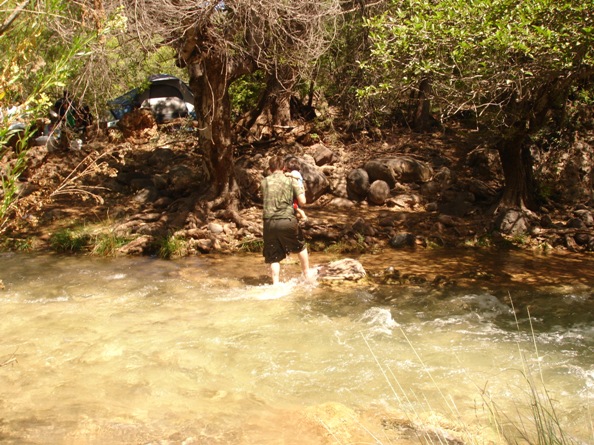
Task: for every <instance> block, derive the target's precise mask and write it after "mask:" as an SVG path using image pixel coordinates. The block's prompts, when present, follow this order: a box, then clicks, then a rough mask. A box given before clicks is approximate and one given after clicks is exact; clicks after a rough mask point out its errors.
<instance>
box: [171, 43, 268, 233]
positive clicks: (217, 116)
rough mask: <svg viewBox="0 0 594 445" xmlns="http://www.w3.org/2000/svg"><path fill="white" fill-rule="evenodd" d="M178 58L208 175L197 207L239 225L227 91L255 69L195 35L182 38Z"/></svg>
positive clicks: (246, 61)
mask: <svg viewBox="0 0 594 445" xmlns="http://www.w3.org/2000/svg"><path fill="white" fill-rule="evenodd" d="M179 57H180V62H181V63H180V65H182V66H187V68H188V73H189V77H190V82H189V83H190V88H191V89H192V92H193V94H194V106H195V110H196V119H197V122H198V145H199V149H200V151H202V152H203V153H204V155H205V158H206V164H207V167H208V170H209V173H210V187H209V189H208V190H207V191H206V193H205V194H204V195H203V196H200V197H199V202H198V203H197V207H201V209H202V210H203V211H207V212H208V211H212V210H216V209H226V210H230V212H231V214H232V216H231V217H232V218H233V219H236V220H237V222H239V220H238V217H237V214H236V212H235V211H236V210H237V201H238V193H237V191H238V189H237V183H236V181H235V176H234V168H233V162H234V158H233V146H232V133H231V132H232V126H231V99H230V97H229V87H230V85H231V83H232V82H233V81H234V80H236V79H237V78H239V77H241V76H242V75H244V74H248V73H250V72H253V71H254V70H255V69H256V66H255V64H254V63H253V62H252V61H251V60H250V59H249V58H242V57H240V56H237V57H233V56H230V55H229V54H228V53H226V52H225V51H224V49H222V48H219V47H216V46H215V45H211V44H210V42H209V41H208V35H207V33H204V34H201V33H200V32H198V31H194V32H192V33H191V34H188V35H186V38H185V39H184V46H183V47H182V48H181V50H180V51H179Z"/></svg>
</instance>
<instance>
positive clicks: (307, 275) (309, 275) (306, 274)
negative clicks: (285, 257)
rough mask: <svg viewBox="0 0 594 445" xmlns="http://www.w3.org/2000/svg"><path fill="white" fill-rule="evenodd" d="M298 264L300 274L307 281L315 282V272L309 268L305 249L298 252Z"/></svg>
mask: <svg viewBox="0 0 594 445" xmlns="http://www.w3.org/2000/svg"><path fill="white" fill-rule="evenodd" d="M299 262H300V263H301V273H303V278H304V279H305V280H307V281H315V278H316V277H315V272H316V271H315V270H313V269H310V268H309V253H308V251H307V247H306V248H305V249H303V250H302V251H301V252H299Z"/></svg>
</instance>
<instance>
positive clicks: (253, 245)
mask: <svg viewBox="0 0 594 445" xmlns="http://www.w3.org/2000/svg"><path fill="white" fill-rule="evenodd" d="M263 249H264V241H263V240H262V239H256V238H244V239H243V240H241V242H240V243H239V251H240V252H246V253H261V252H262V250H263Z"/></svg>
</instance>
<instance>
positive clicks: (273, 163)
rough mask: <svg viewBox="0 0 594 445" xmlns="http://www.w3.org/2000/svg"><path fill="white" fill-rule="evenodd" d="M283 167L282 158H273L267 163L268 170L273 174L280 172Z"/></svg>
mask: <svg viewBox="0 0 594 445" xmlns="http://www.w3.org/2000/svg"><path fill="white" fill-rule="evenodd" d="M284 167H285V161H284V160H283V158H282V156H273V157H271V158H270V160H269V161H268V169H269V170H270V171H271V172H272V173H274V172H275V171H278V170H282V169H283V168H284Z"/></svg>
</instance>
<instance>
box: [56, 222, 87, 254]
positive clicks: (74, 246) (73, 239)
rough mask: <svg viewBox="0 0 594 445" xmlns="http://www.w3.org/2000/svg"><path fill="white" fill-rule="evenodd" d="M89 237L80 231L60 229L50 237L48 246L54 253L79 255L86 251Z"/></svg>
mask: <svg viewBox="0 0 594 445" xmlns="http://www.w3.org/2000/svg"><path fill="white" fill-rule="evenodd" d="M90 242H91V236H90V235H89V234H88V233H85V232H84V231H82V230H74V229H70V228H66V229H61V230H59V231H57V232H56V233H54V234H53V235H52V236H51V237H50V246H51V247H52V249H54V250H55V251H56V252H62V253H81V252H83V251H86V250H88V248H89V245H90Z"/></svg>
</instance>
